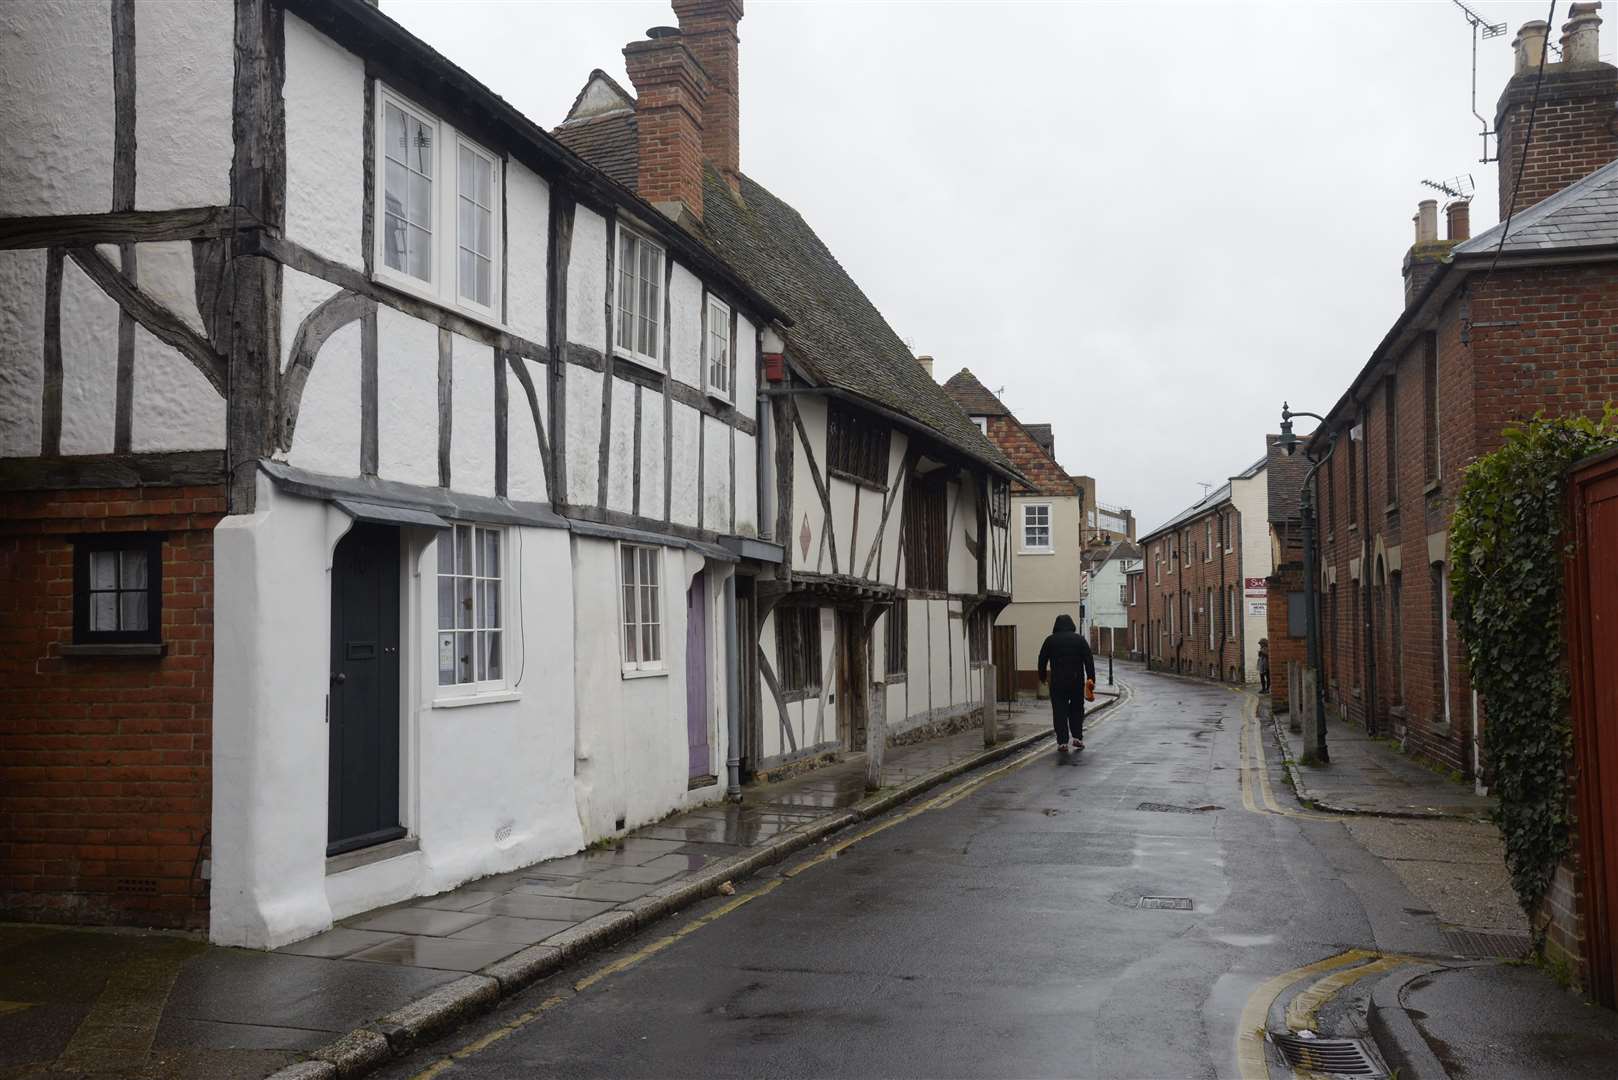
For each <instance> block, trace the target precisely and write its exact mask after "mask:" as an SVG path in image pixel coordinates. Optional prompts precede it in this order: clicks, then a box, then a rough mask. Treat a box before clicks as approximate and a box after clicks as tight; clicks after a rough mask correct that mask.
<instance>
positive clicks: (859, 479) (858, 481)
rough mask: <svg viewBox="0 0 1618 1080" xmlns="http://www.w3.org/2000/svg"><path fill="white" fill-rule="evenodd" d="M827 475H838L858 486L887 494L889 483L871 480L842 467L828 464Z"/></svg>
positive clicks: (838, 477)
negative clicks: (838, 467) (836, 467)
mask: <svg viewBox="0 0 1618 1080" xmlns="http://www.w3.org/2000/svg"><path fill="white" fill-rule="evenodd" d="M826 475H827V476H833V477H836V478H837V479H838V480H846V481H847V482H848V483H850V484H853V485H854V486H856V487H862V488H869V489H871V490H872V491H880V492H882V493H883V494H884V495H885V494H887V491H888V485H886V484H879V483H877V482H876V481H875V480H871V479H868V478H866V477H863V476H855V475H854V474H853V473H851V472H846V471H844V470H842V469H833V468H831V467H830V466H827V468H826Z"/></svg>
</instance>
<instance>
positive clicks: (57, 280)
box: [39, 248, 63, 457]
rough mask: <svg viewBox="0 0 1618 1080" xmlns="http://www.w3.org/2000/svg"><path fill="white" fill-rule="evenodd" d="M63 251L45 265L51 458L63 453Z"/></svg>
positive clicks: (42, 417)
mask: <svg viewBox="0 0 1618 1080" xmlns="http://www.w3.org/2000/svg"><path fill="white" fill-rule="evenodd" d="M62 258H63V255H62V249H61V248H52V249H51V251H50V254H49V255H47V256H46V261H45V334H44V338H45V342H44V345H45V351H44V356H43V358H42V359H43V364H42V374H43V383H42V385H41V388H40V412H39V423H40V450H41V452H42V453H43V454H45V455H46V456H47V457H49V456H52V455H55V454H59V453H61V452H62Z"/></svg>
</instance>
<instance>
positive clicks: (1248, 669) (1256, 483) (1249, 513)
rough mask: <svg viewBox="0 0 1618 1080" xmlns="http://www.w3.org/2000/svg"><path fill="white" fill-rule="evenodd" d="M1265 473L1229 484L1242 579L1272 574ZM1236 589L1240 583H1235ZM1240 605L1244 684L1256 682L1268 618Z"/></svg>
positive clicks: (1266, 474)
mask: <svg viewBox="0 0 1618 1080" xmlns="http://www.w3.org/2000/svg"><path fill="white" fill-rule="evenodd" d="M1268 475H1269V474H1268V471H1267V470H1265V469H1260V470H1259V471H1258V473H1257V474H1256V475H1254V476H1252V477H1250V478H1248V479H1246V480H1232V481H1231V482H1230V501H1231V504H1232V505H1233V506H1235V507H1236V512H1237V513H1239V514H1240V515H1241V543H1242V577H1244V578H1250V577H1269V576H1270V574H1271V573H1273V572H1274V569H1275V564H1274V562H1273V561H1272V552H1271V549H1270V529H1269V524H1268V520H1269V512H1270V506H1269V481H1268ZM1236 584H1237V587H1238V588H1240V587H1241V586H1242V585H1243V582H1237V583H1236ZM1241 605H1242V670H1243V671H1244V672H1245V673H1246V675H1247V681H1248V682H1250V683H1254V684H1257V682H1258V639H1259V638H1261V637H1266V636H1268V634H1269V632H1270V630H1269V616H1268V615H1267V614H1265V615H1252V614H1249V613H1248V600H1247V597H1246V596H1245V595H1244V596H1243V597H1242V598H1241Z"/></svg>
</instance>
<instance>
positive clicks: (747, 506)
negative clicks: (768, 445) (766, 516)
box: [734, 431, 758, 536]
mask: <svg viewBox="0 0 1618 1080" xmlns="http://www.w3.org/2000/svg"><path fill="white" fill-rule="evenodd" d="M734 437H735V439H736V495H735V498H736V534H737V535H738V536H757V535H758V440H757V439H755V438H753V436H751V435H748V434H747V433H746V432H742V431H738V432H736V434H735V436H734Z"/></svg>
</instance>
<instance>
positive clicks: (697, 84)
mask: <svg viewBox="0 0 1618 1080" xmlns="http://www.w3.org/2000/svg"><path fill="white" fill-rule="evenodd" d="M624 65H625V68H626V69H627V71H628V74H629V81H630V82H632V83H633V84H634V86H635V99H636V103H635V126H636V130H637V132H638V138H639V140H640V172H639V174H638V175H637V178H636V192H637V194H639V195H640V197H641V198H643V199H645V200H646V201H647V202H649V203H653V204H656V203H660V202H681V203H684V204H685V205H686V207H687V208H689V209H690V211H691V212H692V213H693V214H695V215H696V216H697V217H698V218H700V217H702V159H703V148H702V112H703V108H704V104H705V102H706V100H707V96H708V76H707V75H706V74H705V73H704V72H703V70H702V67H701V65H700V64H698V63H697V61H696V59H695V58H694V57H693V56H692V55H691V53H690V52H689V51H688V50H687V49H686V47H685V45H684V44H682V43H681V41H680V39H679V38H662V39H659V40H656V41H636V42H632V43H631V44H630V45H629V46H627V47H626V48H625V49H624Z"/></svg>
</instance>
